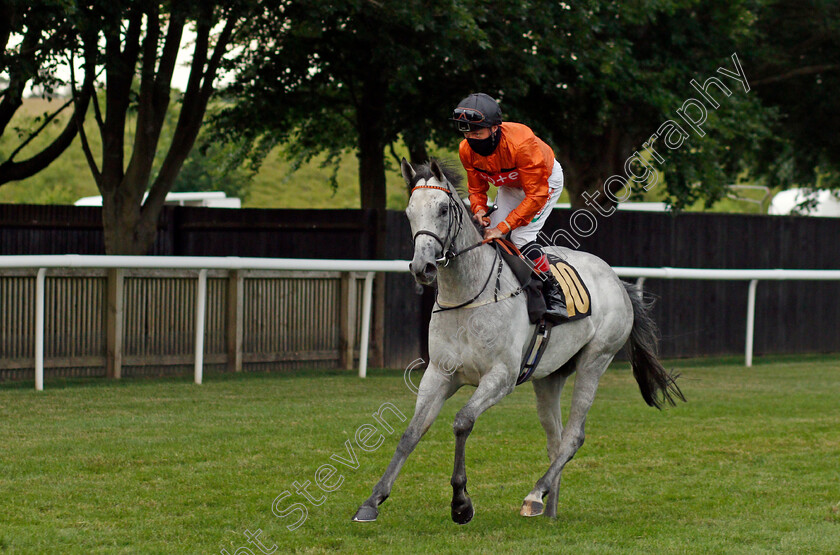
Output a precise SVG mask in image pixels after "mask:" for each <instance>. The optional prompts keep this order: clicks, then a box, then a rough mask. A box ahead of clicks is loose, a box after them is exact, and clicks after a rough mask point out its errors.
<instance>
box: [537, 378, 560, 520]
mask: <svg viewBox="0 0 840 555" xmlns="http://www.w3.org/2000/svg"><path fill="white" fill-rule="evenodd" d="M566 377H567V376H566V375H565V374H562V373H561V372H560V371H557V372H555V373H553V374H551V375H549V376H546V377H545V378H543V379H541V380H534V382H533V384H534V394H535V395H536V397H537V414H538V415H539V417H540V423H541V424H542V427H543V429H544V430H545V437H546V449H547V451H548V459H549V461H550V462H552V463H553V462H554V461H556V460H557V457H559V456H560V436H561V434H562V432H563V420H562V413H561V410H560V394H561V393H562V392H563V385H564V384H565V383H566ZM559 491H560V476H558V477H557V479H556V480H555V481H554V482H553V483H552V484H551V489H549V491H548V500H547V504H546V508H545V516H548V517H551V518H554V517H556V516H557V500H558V496H559Z"/></svg>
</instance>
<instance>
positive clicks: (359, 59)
mask: <svg viewBox="0 0 840 555" xmlns="http://www.w3.org/2000/svg"><path fill="white" fill-rule="evenodd" d="M491 11H494V12H495V14H491V13H490V12H491ZM272 13H273V14H275V15H276V17H275V16H274V15H273V16H272V17H267V18H265V19H263V20H260V21H257V22H255V23H254V25H253V26H252V27H251V28H250V32H249V33H248V34H243V35H242V40H243V44H244V45H245V53H244V56H245V60H244V67H245V69H244V70H243V71H242V72H241V73H240V74H239V76H238V78H237V80H236V83H235V84H234V85H233V86H232V87H230V88H229V89H228V90H227V92H228V94H229V95H230V96H231V97H232V98H233V99H234V100H236V104H235V105H232V106H230V107H229V108H228V109H226V110H225V111H223V112H222V114H221V115H220V116H219V118H218V119H217V120H216V121H217V126H216V127H217V128H218V129H219V131H220V132H221V133H222V135H223V136H224V137H226V138H228V139H231V138H236V139H239V138H244V139H245V140H246V141H249V142H250V143H251V144H252V146H253V150H252V153H253V154H254V155H255V156H256V157H257V158H258V157H259V156H261V155H264V154H265V153H266V152H267V151H268V150H269V148H270V147H271V146H273V145H274V144H276V143H278V142H285V143H287V144H288V146H289V148H288V149H287V150H288V151H289V152H290V153H291V154H292V156H299V157H302V158H306V159H309V158H311V157H312V156H315V155H316V154H319V153H322V152H327V153H330V154H331V155H333V156H336V155H337V154H338V153H340V152H341V151H342V150H346V149H355V150H356V151H357V152H358V156H359V183H360V187H361V205H362V207H363V208H370V209H374V210H376V211H382V210H384V208H385V161H386V147H387V146H388V145H392V144H393V143H394V142H395V141H398V140H400V138H402V139H404V140H405V141H406V143H407V144H408V146H409V151H410V152H411V156H412V158H413V159H414V160H415V161H422V160H423V159H425V158H426V157H427V154H426V146H425V145H426V141H427V140H428V139H430V138H431V137H433V136H435V135H438V136H441V137H443V136H444V135H443V134H445V139H441V140H446V141H449V142H451V141H452V140H453V139H454V138H457V134H456V133H455V132H454V129H453V127H452V125H451V124H450V122H448V121H447V118H448V117H449V114H450V113H451V110H452V108H453V107H454V105H455V103H456V102H457V101H458V100H460V99H461V98H463V97H464V96H466V94H467V93H468V92H470V91H472V90H474V89H477V88H478V87H479V84H480V83H481V82H482V81H483V80H485V79H486V78H487V74H486V72H485V71H486V70H485V69H482V68H489V69H492V70H493V71H497V72H498V73H502V74H505V79H504V80H503V81H502V83H504V84H508V85H510V87H511V88H512V89H515V87H516V85H515V83H517V81H518V80H519V78H520V77H522V75H523V72H525V71H528V68H529V65H528V64H527V63H524V58H526V57H527V56H526V55H524V54H523V52H524V51H525V50H526V49H525V48H524V47H523V46H522V44H523V43H526V42H528V40H529V39H527V37H525V24H526V23H527V17H526V15H527V13H528V6H527V5H524V4H520V3H512V2H510V3H505V4H504V5H503V6H499V7H493V8H489V7H488V6H487V5H485V4H484V3H481V2H460V1H455V0H450V1H444V2H436V3H433V4H432V5H429V4H428V3H427V2H421V1H419V0H409V1H405V0H399V1H398V0H380V1H376V2H373V1H362V0H356V1H351V2H343V3H325V2H319V1H314V0H310V1H296V2H281V3H280V4H279V6H278V8H277V9H276V10H272ZM491 22H492V24H491ZM488 25H489V26H491V27H492V26H495V27H493V29H491V30H488V28H487V26H488ZM505 27H506V28H507V31H506V32H507V33H509V34H510V37H509V40H507V41H504V42H502V41H499V43H498V44H495V45H494V44H491V41H493V40H494V39H493V38H491V35H492V34H494V33H495V34H499V33H502V32H503V28H505ZM476 60H478V62H476ZM531 63H533V62H531ZM489 69H488V70H489ZM497 83H498V82H497Z"/></svg>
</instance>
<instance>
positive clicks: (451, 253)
mask: <svg viewBox="0 0 840 555" xmlns="http://www.w3.org/2000/svg"><path fill="white" fill-rule="evenodd" d="M417 189H437V190H439V191H443V192H445V193H446V194H447V195H448V200H449V207H450V210H449V223H448V224H447V226H446V237H444V238H443V239H441V238H440V237H439V236H438V234H437V233H435V232H433V231H428V230H426V229H421V230H420V231H418V232H417V233H415V234H414V237H412V238H411V241H412V242H416V241H417V236H418V235H428V236H429V237H431V238H432V239H434V240H435V241H437V242H438V244H439V245H440V248H441V256H440V258H438V259H436V260H435V262H437V263H438V264H443V265H444V266H447V265H449V262H450V261H452V260H453V259H455V258H456V257H458V256H461V255H462V254H465V253H468V252H470V251H471V250H473V249H475V248H477V247H480V246H481V245H485V244H487V243H488V242H489V241H488V240H486V239H482V240H481V241H479V242H478V243H475V244H474V245H470V246H469V247H467V248H465V249H463V250H461V251H459V250H457V249H456V248H455V240H456V239H457V238H458V235H459V234H460V233H461V230H462V229H463V228H464V214H463V212H462V210H461V208H460V207H458V205H457V204H456V201H455V199H454V198H453V194H452V191H451V190H450V189H449V188H447V187H438V186H436V185H417V186H416V187H414V188H413V189H411V193H414V191H416V190H417ZM453 212H457V213H458V220H457V222H455V220H454V217H453V215H452V213H453ZM453 222H455V223H457V225H458V228H457V230H456V231H455V233H454V234H452V224H453ZM450 234H452V237H451V238H450V237H449V236H450ZM447 240H448V241H449V246H447V245H446V241H447Z"/></svg>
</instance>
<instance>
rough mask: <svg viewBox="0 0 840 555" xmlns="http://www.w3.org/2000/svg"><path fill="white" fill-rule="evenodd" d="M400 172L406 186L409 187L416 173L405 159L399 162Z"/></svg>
mask: <svg viewBox="0 0 840 555" xmlns="http://www.w3.org/2000/svg"><path fill="white" fill-rule="evenodd" d="M400 171H401V172H402V176H403V179H405V182H406V184H408V185H411V180H412V179H414V176H415V175H416V174H417V172H415V171H414V168H412V167H411V164H409V163H408V161H407V160H406V159H405V158H403V159H402V161H401V162H400Z"/></svg>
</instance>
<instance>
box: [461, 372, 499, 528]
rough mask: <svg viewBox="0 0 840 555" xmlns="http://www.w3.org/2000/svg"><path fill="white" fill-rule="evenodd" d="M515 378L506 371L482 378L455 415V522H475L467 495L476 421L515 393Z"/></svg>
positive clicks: (470, 501) (491, 373) (492, 373)
mask: <svg viewBox="0 0 840 555" xmlns="http://www.w3.org/2000/svg"><path fill="white" fill-rule="evenodd" d="M514 385H515V376H512V375H511V374H510V373H509V372H507V370H504V369H501V368H500V369H498V370H497V371H491V372H489V373H488V374H487V375H485V376H484V377H482V378H481V382H479V384H478V388H476V390H475V393H473V395H472V397H470V400H469V401H468V402H467V404H466V405H464V407H463V408H462V409H461V410H459V411H458V414H457V415H455V423H454V425H453V430H454V431H455V468H454V470H453V471H452V481H451V483H452V520H454V521H455V522H457V523H458V524H466V523H468V522H469V521H470V520H472V517H473V514H474V511H473V506H472V500H471V499H470V496H469V495H468V494H467V468H466V445H467V437H469V435H470V432H471V431H472V429H473V426H474V425H475V421H476V419H477V418H478V417H479V416H480V415H481V413H483V412H484V411H485V410H487V409H488V408H490V407H492V406H493V405H495V404H496V403H498V402H499V401H500V400H502V399H503V398H504V397H505V396H506V395H508V394H509V393H510V392H511V391H513V388H514Z"/></svg>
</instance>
